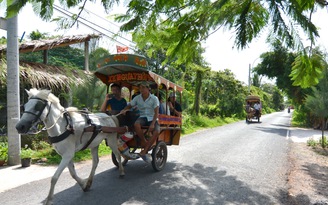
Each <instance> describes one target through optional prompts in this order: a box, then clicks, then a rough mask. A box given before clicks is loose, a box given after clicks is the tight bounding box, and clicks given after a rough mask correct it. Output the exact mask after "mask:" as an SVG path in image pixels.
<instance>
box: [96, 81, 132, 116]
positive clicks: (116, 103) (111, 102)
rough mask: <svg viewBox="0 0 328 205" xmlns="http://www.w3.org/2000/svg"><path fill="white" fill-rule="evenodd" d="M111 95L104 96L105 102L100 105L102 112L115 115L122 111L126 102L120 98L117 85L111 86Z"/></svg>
mask: <svg viewBox="0 0 328 205" xmlns="http://www.w3.org/2000/svg"><path fill="white" fill-rule="evenodd" d="M111 92H112V93H111V94H109V93H108V94H106V97H105V100H104V102H103V104H102V105H101V109H100V110H101V111H102V112H108V113H110V114H111V115H116V114H118V113H119V112H121V110H123V109H124V108H125V107H126V105H127V102H126V100H125V99H124V98H122V92H121V86H120V85H118V84H115V83H114V84H112V85H111Z"/></svg>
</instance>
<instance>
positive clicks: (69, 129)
mask: <svg viewBox="0 0 328 205" xmlns="http://www.w3.org/2000/svg"><path fill="white" fill-rule="evenodd" d="M80 112H81V113H80V114H81V115H82V116H84V117H85V119H86V122H87V124H88V125H89V126H92V127H93V130H92V136H91V138H90V139H89V140H88V142H87V143H86V144H85V145H84V146H83V148H82V149H81V150H80V151H82V150H85V149H86V148H87V147H88V146H89V145H90V144H91V142H92V141H93V140H94V139H95V138H96V136H97V135H98V134H99V133H100V132H101V125H96V124H94V123H93V122H92V120H91V119H90V117H89V114H88V112H87V111H80ZM63 115H64V118H65V120H66V123H67V126H66V127H67V129H66V131H65V132H63V133H62V134H60V135H58V136H53V137H51V136H48V140H49V142H50V143H51V144H52V143H57V142H60V141H63V140H64V139H66V138H67V137H68V136H70V135H71V134H74V128H73V121H72V118H71V116H70V115H69V112H67V111H66V110H65V112H64V113H63ZM84 132H86V131H85V130H83V133H82V135H81V140H82V136H83V134H84Z"/></svg>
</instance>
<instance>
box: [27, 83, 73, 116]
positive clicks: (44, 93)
mask: <svg viewBox="0 0 328 205" xmlns="http://www.w3.org/2000/svg"><path fill="white" fill-rule="evenodd" d="M29 92H30V94H31V95H32V96H35V97H38V98H41V99H44V100H48V101H49V102H51V103H53V104H54V105H55V106H57V107H58V108H59V109H60V110H64V107H63V106H62V105H61V104H60V100H59V98H58V97H56V96H55V95H54V94H52V93H51V90H46V89H43V90H37V89H36V88H32V89H30V91H29ZM66 111H68V112H76V111H78V109H77V108H76V107H68V108H66Z"/></svg>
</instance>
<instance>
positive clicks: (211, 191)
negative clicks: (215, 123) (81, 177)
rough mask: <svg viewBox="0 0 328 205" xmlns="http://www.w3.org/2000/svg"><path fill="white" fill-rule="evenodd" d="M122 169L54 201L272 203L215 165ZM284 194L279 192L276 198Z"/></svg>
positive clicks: (142, 165) (133, 164)
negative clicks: (87, 188)
mask: <svg viewBox="0 0 328 205" xmlns="http://www.w3.org/2000/svg"><path fill="white" fill-rule="evenodd" d="M125 169H126V176H125V178H124V179H119V178H118V171H117V169H116V168H113V169H109V170H108V171H104V172H102V173H99V174H97V175H96V176H95V179H94V183H93V186H92V188H91V190H90V191H89V192H86V193H84V192H83V191H82V190H81V189H80V187H79V186H77V185H75V186H73V187H70V188H69V189H66V190H64V191H62V192H59V193H56V194H55V197H54V198H55V200H54V202H55V203H54V204H57V205H58V204H65V205H66V204H79V205H83V204H88V205H89V204H97V205H100V204H111V205H116V204H156V205H159V204H163V205H164V204H165V205H167V204H275V203H274V202H272V200H271V199H272V198H270V197H269V196H266V195H262V194H260V193H258V192H257V191H253V190H252V189H251V188H250V187H249V186H248V185H247V184H245V183H243V182H242V181H240V180H238V179H237V178H236V177H235V176H229V175H227V173H226V171H225V170H220V169H218V168H217V167H204V166H203V165H201V164H194V165H193V166H184V165H182V164H175V163H167V164H166V167H165V169H164V170H163V171H161V172H154V171H153V170H152V167H151V165H145V163H143V162H142V161H133V162H131V163H130V162H129V163H128V165H127V166H126V167H125ZM72 180H73V179H72ZM273 192H274V190H273ZM286 196H287V194H286V192H285V194H284V193H282V192H281V194H280V195H279V196H276V199H277V200H278V201H280V199H282V198H286ZM281 203H282V204H284V202H281Z"/></svg>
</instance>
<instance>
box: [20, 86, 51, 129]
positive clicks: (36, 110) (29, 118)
mask: <svg viewBox="0 0 328 205" xmlns="http://www.w3.org/2000/svg"><path fill="white" fill-rule="evenodd" d="M26 92H27V94H28V96H29V99H28V101H27V103H26V104H25V105H24V112H23V115H22V117H21V119H20V120H19V122H18V123H17V125H16V129H17V131H18V133H27V132H28V131H29V130H30V128H31V127H32V126H33V125H34V124H35V123H37V122H38V121H39V120H42V121H43V120H44V119H45V118H46V116H47V115H48V113H49V111H50V108H49V106H50V102H49V99H48V98H49V95H50V93H51V91H50V90H37V89H35V88H32V89H30V91H28V90H26Z"/></svg>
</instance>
